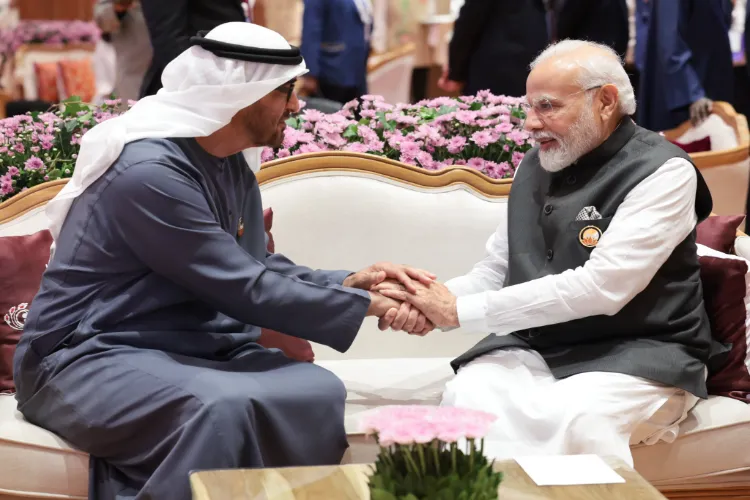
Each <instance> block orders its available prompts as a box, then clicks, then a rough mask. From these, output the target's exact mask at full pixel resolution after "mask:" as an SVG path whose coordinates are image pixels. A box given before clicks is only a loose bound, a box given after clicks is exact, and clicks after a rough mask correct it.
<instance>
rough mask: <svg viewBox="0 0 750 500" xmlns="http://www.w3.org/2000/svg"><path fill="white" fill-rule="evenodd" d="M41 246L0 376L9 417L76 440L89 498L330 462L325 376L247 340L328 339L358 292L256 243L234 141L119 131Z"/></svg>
mask: <svg viewBox="0 0 750 500" xmlns="http://www.w3.org/2000/svg"><path fill="white" fill-rule="evenodd" d="M56 246H57V248H56V251H55V253H54V255H53V258H52V260H51V262H50V264H49V267H48V269H47V271H46V272H45V274H44V277H43V279H42V284H41V289H40V291H39V293H38V295H37V296H36V297H35V299H34V301H33V303H32V304H31V307H30V312H29V315H28V318H27V322H26V326H25V331H24V333H23V336H22V338H21V341H20V343H19V345H18V349H17V351H16V356H15V360H14V377H15V382H16V385H17V389H18V394H17V398H18V402H19V409H20V411H21V412H22V413H23V414H24V415H25V417H26V418H27V419H28V420H29V421H31V422H33V423H35V424H37V425H39V426H41V427H44V428H47V429H49V430H51V431H52V432H55V433H57V434H58V435H60V436H61V437H63V438H64V439H67V440H68V441H70V442H71V443H72V444H73V445H74V446H76V447H78V448H80V449H82V450H84V451H86V452H88V453H90V454H91V482H90V498H96V499H115V498H117V499H126V498H137V499H152V498H153V499H159V500H170V499H188V498H190V488H189V482H188V474H189V472H190V471H193V470H199V469H213V468H236V467H263V466H267V467H268V466H271V467H273V466H286V465H319V464H335V463H338V462H339V461H340V459H341V458H342V456H343V453H344V451H345V449H346V447H347V440H346V433H345V431H344V402H345V398H346V391H345V388H344V386H343V384H342V383H341V381H340V380H339V379H338V378H337V377H336V376H334V375H333V374H332V373H330V372H328V371H326V370H325V369H323V368H321V367H319V366H316V365H314V364H310V363H301V362H296V361H292V360H290V359H288V358H287V357H285V356H284V355H283V354H282V353H281V352H279V351H277V350H268V349H265V348H263V347H261V346H259V345H258V344H257V343H256V340H257V339H258V337H259V334H260V328H261V327H264V328H270V329H273V330H277V331H282V332H284V333H287V334H290V335H294V336H298V337H302V338H305V339H308V340H311V341H315V342H318V343H321V344H325V345H328V346H330V347H332V348H334V349H336V350H338V351H341V352H344V351H346V350H347V349H348V348H349V346H350V345H351V343H352V342H353V340H354V338H355V336H356V334H357V331H358V330H359V327H360V325H361V323H362V321H363V319H364V317H365V314H366V311H367V308H368V306H369V302H370V301H369V295H368V294H367V292H364V291H362V290H355V289H351V288H347V287H343V286H342V285H341V283H342V282H343V280H344V278H345V277H346V276H347V275H348V274H349V273H348V272H347V271H314V270H311V269H309V268H305V267H300V266H297V265H295V264H293V263H292V262H290V261H289V260H288V259H286V258H285V257H283V256H282V255H279V254H267V252H266V236H265V232H264V227H263V214H262V205H261V197H260V191H259V188H258V183H257V181H256V179H255V176H254V174H253V173H252V171H250V169H249V168H248V166H247V163H246V162H245V161H244V159H243V158H242V155H240V154H238V155H235V156H232V157H229V158H216V157H213V156H211V155H209V154H208V153H207V152H206V151H205V150H203V149H202V148H201V147H200V146H199V145H198V144H197V142H196V141H195V140H194V139H173V140H168V139H158V140H154V139H148V140H142V141H138V142H135V143H131V144H129V145H127V146H126V147H125V149H124V151H123V152H122V154H121V156H120V158H119V159H118V160H117V162H116V163H115V164H114V165H113V166H112V168H111V169H110V170H109V171H107V172H106V173H105V174H104V175H103V176H102V177H101V178H100V179H98V180H97V181H96V182H95V183H94V184H93V185H92V186H91V187H89V188H88V189H87V190H86V191H85V192H84V193H83V194H82V195H81V196H80V197H79V198H78V199H76V200H75V202H74V204H73V206H72V208H71V211H70V213H69V215H68V217H67V219H66V221H65V223H64V225H63V228H62V231H61V234H60V237H59V238H58V240H57V245H56Z"/></svg>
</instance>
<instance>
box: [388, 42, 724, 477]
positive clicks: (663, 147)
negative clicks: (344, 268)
mask: <svg viewBox="0 0 750 500" xmlns="http://www.w3.org/2000/svg"><path fill="white" fill-rule="evenodd" d="M526 90H527V96H526V97H527V102H528V103H529V105H528V108H527V109H528V111H527V112H528V115H527V119H526V123H525V128H526V129H527V130H528V131H529V132H530V133H531V135H532V137H533V138H534V140H535V142H536V143H537V146H536V147H535V148H534V149H532V150H531V151H530V152H529V153H528V154H527V155H526V157H525V158H524V159H523V161H522V163H521V165H520V166H519V168H518V172H517V173H516V175H515V178H514V180H513V188H512V191H511V194H510V198H509V201H508V217H507V219H503V220H502V221H501V223H500V225H499V227H498V228H497V231H496V232H495V234H493V235H492V236H491V237H490V239H489V241H488V243H487V252H488V255H487V257H486V258H485V259H484V260H482V261H481V262H479V263H478V264H477V265H476V266H475V267H474V268H473V269H472V270H471V271H470V272H469V273H468V274H467V275H465V276H462V277H459V278H455V279H453V280H450V281H449V282H447V283H446V284H445V285H441V284H439V283H433V284H431V285H429V286H427V287H421V288H420V289H419V290H418V291H417V293H416V294H411V293H408V292H406V291H404V290H402V289H400V287H399V286H398V285H391V284H387V285H383V286H381V287H380V288H381V289H383V294H386V295H388V296H390V297H391V298H397V299H402V300H406V301H408V302H410V303H411V304H412V305H414V306H416V307H417V308H419V309H420V310H421V311H422V312H423V313H424V314H425V315H426V316H427V317H428V318H429V319H430V320H431V321H432V322H433V323H434V324H435V325H436V326H439V327H441V328H443V329H450V328H454V327H458V326H461V327H462V328H464V329H466V330H468V331H485V332H487V333H488V334H489V335H488V336H487V337H486V338H485V339H483V340H482V341H481V342H479V343H478V344H477V345H476V346H475V347H473V348H472V349H470V350H469V351H468V352H466V353H464V354H463V355H461V356H459V357H458V358H457V359H455V360H454V361H453V362H452V366H453V368H454V370H456V372H457V374H456V376H455V377H454V379H452V380H451V381H450V382H448V384H447V386H446V390H445V393H444V395H443V404H444V405H452V406H459V407H467V408H474V409H480V410H484V411H488V412H491V413H494V414H496V415H498V417H499V418H498V420H497V422H496V424H494V426H493V428H492V430H491V432H490V434H489V435H488V436H487V441H486V443H485V450H486V453H487V454H488V455H489V456H492V457H493V458H511V457H517V456H521V455H543V454H544V455H559V454H580V453H593V454H598V455H600V456H605V455H606V456H617V457H620V458H622V459H623V460H625V461H626V462H628V463H630V464H631V465H632V456H631V453H630V446H629V445H630V444H634V443H637V442H644V443H647V444H653V443H655V442H657V441H659V440H666V441H670V440H672V439H674V438H675V437H676V433H677V430H678V425H679V423H680V422H681V421H682V420H683V419H684V418H685V417H686V416H687V413H688V412H689V411H690V409H691V408H692V407H693V405H694V404H695V403H696V402H697V400H698V398H705V397H707V393H706V384H705V379H706V373H707V364H708V363H709V358H711V357H712V356H713V355H716V354H719V353H720V352H721V351H724V350H725V349H724V347H723V346H721V345H719V344H717V343H715V342H713V341H712V339H711V331H710V326H709V322H708V319H707V316H706V313H705V310H704V306H703V292H702V289H701V282H700V268H699V265H698V257H697V255H696V242H695V234H696V232H695V227H696V224H697V223H698V222H699V221H701V220H703V219H704V218H706V217H707V216H708V215H709V214H710V212H711V208H712V201H711V195H710V193H709V190H708V188H707V187H706V184H705V182H704V181H703V178H702V177H701V175H700V173H699V172H698V170H697V169H696V168H695V166H694V165H693V164H692V162H691V160H690V157H689V156H688V155H687V154H685V153H684V152H683V151H682V150H681V149H679V148H677V147H675V146H673V145H672V144H670V143H669V142H667V141H666V140H664V139H663V138H662V137H660V136H659V135H658V134H655V133H653V132H650V131H647V130H645V129H643V128H640V127H638V126H636V125H635V123H634V122H633V120H632V119H631V118H630V116H631V115H633V114H634V113H635V108H636V103H635V98H634V95H633V89H632V86H631V84H630V81H629V79H628V75H627V74H626V72H625V70H624V69H623V67H622V62H621V59H620V58H619V57H618V55H617V54H616V53H615V52H614V51H613V50H612V49H610V48H609V47H606V46H602V45H597V44H594V43H591V42H583V41H575V40H573V41H570V40H568V41H563V42H560V43H558V44H556V45H553V46H550V47H548V48H547V50H545V51H544V52H543V53H542V54H541V55H540V56H539V57H538V58H537V59H536V60H535V61H534V63H533V64H532V71H531V73H530V75H529V78H528V81H527V86H526ZM393 319H394V318H393V316H392V317H390V318H385V321H384V322H381V327H382V326H384V324H383V323H385V324H387V322H388V321H390V320H393ZM399 322H402V321H394V323H399Z"/></svg>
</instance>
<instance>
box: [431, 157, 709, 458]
mask: <svg viewBox="0 0 750 500" xmlns="http://www.w3.org/2000/svg"><path fill="white" fill-rule="evenodd" d="M521 168H523V167H521ZM696 186H697V177H696V173H695V170H694V167H693V166H692V165H691V164H690V163H689V162H688V161H686V160H684V159H681V158H673V159H671V160H669V161H667V162H666V163H665V164H664V165H662V166H661V167H660V168H659V169H658V170H657V171H656V172H654V173H653V174H652V175H651V176H649V177H648V178H646V179H645V180H643V181H642V182H641V183H640V184H638V185H637V186H636V187H635V188H634V189H633V190H632V191H631V192H630V193H629V194H628V196H627V197H626V198H625V200H624V201H623V203H622V204H621V205H620V206H619V207H618V209H617V212H616V213H615V215H614V217H613V218H612V221H611V223H610V225H609V227H608V228H607V230H606V231H605V232H604V233H603V234H602V236H601V238H600V240H599V243H598V245H597V247H596V248H595V249H594V250H593V251H592V252H591V257H590V259H589V260H588V261H587V262H586V264H585V265H584V266H581V267H578V268H576V269H573V270H569V271H566V272H564V273H561V274H556V275H550V276H545V277H543V278H540V279H537V280H533V281H530V282H527V283H522V284H518V285H515V286H510V287H507V288H503V283H504V281H505V276H506V273H507V269H508V226H507V219H504V220H503V221H502V223H501V224H500V225H499V226H498V228H497V231H496V232H495V233H494V234H493V235H492V236H491V237H490V239H489V241H488V242H487V253H488V255H487V257H486V258H485V259H484V260H482V261H481V262H479V263H478V264H476V265H475V266H474V268H473V269H472V270H471V271H470V272H469V273H468V274H467V275H465V276H462V277H459V278H455V279H453V280H451V281H449V282H447V283H446V286H447V287H448V288H449V289H450V290H451V292H453V293H454V294H455V295H456V296H457V297H458V301H457V307H458V316H459V322H460V324H461V326H462V327H464V328H467V329H469V330H471V331H485V332H487V333H495V334H497V335H507V334H509V333H512V332H515V331H519V330H525V329H528V328H534V327H540V326H545V325H550V324H556V323H563V322H568V321H572V320H575V319H579V318H583V317H587V316H592V315H598V314H614V313H616V312H617V311H619V310H620V309H621V308H622V307H623V306H625V305H626V304H627V303H628V302H629V301H630V300H631V299H632V298H633V297H635V296H636V295H637V294H638V293H639V292H641V291H642V290H643V289H644V288H645V287H646V286H647V285H648V284H649V282H650V281H651V279H652V278H653V276H654V275H655V274H656V272H657V271H658V270H659V268H660V267H661V266H662V265H663V264H664V262H665V261H666V260H667V258H668V257H669V255H670V254H671V253H672V251H673V250H674V248H675V247H676V246H677V245H678V244H679V243H681V242H682V241H683V240H684V239H685V238H686V237H687V236H688V235H689V234H690V233H691V231H693V229H694V228H695V225H696V223H697V216H696V213H695V196H696ZM696 402H697V398H696V397H695V396H693V395H692V394H689V393H686V392H685V391H683V390H680V389H677V388H674V387H668V386H665V385H663V384H659V383H656V382H653V381H650V380H646V379H643V378H639V377H634V376H631V375H625V374H620V373H602V372H592V373H582V374H579V375H574V376H571V377H568V378H566V379H563V380H557V379H555V378H554V377H553V376H552V374H551V373H550V371H549V369H548V367H547V365H546V363H545V362H544V360H543V359H542V357H541V356H540V355H539V354H537V353H536V352H534V351H527V350H521V349H505V350H498V351H495V352H493V353H490V354H488V355H485V356H481V357H479V358H477V359H475V360H474V361H472V362H470V363H467V364H466V365H465V366H463V367H462V368H461V369H460V370H459V371H458V373H457V375H456V377H455V378H454V379H453V380H452V381H451V382H449V383H448V384H447V386H446V390H445V394H444V395H443V404H444V405H452V406H460V407H469V408H476V409H481V410H485V411H489V412H491V413H494V414H497V415H498V416H499V417H500V418H499V419H498V420H497V422H496V423H495V425H494V426H493V428H492V430H491V432H490V434H489V435H488V436H487V440H486V442H485V451H486V452H487V454H488V455H489V456H491V457H493V458H511V457H514V456H519V455H541V454H576V453H596V454H600V455H613V456H618V457H620V458H622V459H623V460H625V461H626V462H627V463H629V464H631V465H632V456H631V453H630V449H629V444H634V443H636V442H646V443H649V444H653V443H655V442H657V441H658V440H660V439H664V440H667V441H672V440H674V439H675V438H676V436H677V430H678V424H679V423H680V422H681V421H682V420H684V418H685V417H686V416H687V413H688V411H689V410H690V409H691V408H692V407H693V406H694V405H695V403H696Z"/></svg>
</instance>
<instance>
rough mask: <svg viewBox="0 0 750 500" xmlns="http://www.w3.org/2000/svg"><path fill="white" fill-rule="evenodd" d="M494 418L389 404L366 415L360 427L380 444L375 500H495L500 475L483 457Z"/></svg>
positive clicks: (373, 489) (372, 481)
mask: <svg viewBox="0 0 750 500" xmlns="http://www.w3.org/2000/svg"><path fill="white" fill-rule="evenodd" d="M495 420H496V417H495V416H494V415H491V414H488V413H485V412H479V411H474V410H467V409H462V408H454V407H428V406H390V407H386V408H383V409H381V410H379V411H377V412H375V413H373V414H371V415H368V416H367V417H365V418H364V419H363V421H362V429H363V431H364V432H365V433H366V434H367V435H373V436H375V439H376V440H377V442H378V444H379V446H380V454H379V456H378V460H377V461H376V462H375V470H374V474H373V475H372V476H371V477H370V490H371V493H372V497H373V498H416V499H423V498H424V499H433V498H477V499H479V498H482V499H490V498H497V488H498V486H499V484H500V482H501V481H502V474H501V473H499V472H495V471H494V470H493V467H492V466H493V464H492V463H491V462H489V461H488V460H487V458H486V457H485V456H484V454H483V451H484V436H485V435H486V434H487V432H488V430H489V428H490V426H491V425H492V424H493V423H494V422H495ZM461 440H465V442H466V446H465V447H463V448H464V449H462V447H461V446H459V444H458V443H459V441H461ZM477 441H479V444H478V445H477ZM461 492H464V494H463V496H460V495H461ZM454 494H455V495H454ZM451 495H454V496H451Z"/></svg>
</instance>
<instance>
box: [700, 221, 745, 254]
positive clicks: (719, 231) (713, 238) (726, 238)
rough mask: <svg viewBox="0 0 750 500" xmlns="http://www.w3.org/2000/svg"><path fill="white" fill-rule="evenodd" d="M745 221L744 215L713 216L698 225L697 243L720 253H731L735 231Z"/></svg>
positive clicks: (735, 235) (735, 236)
mask: <svg viewBox="0 0 750 500" xmlns="http://www.w3.org/2000/svg"><path fill="white" fill-rule="evenodd" d="M743 220H745V216H744V215H714V216H711V217H709V218H707V219H706V220H704V221H703V222H701V223H700V224H698V227H697V228H696V230H697V233H698V234H697V242H698V244H699V245H705V246H707V247H708V248H712V249H714V250H716V251H719V252H722V253H731V252H732V248H734V240H735V238H737V229H738V228H739V227H740V224H742V221H743Z"/></svg>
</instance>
